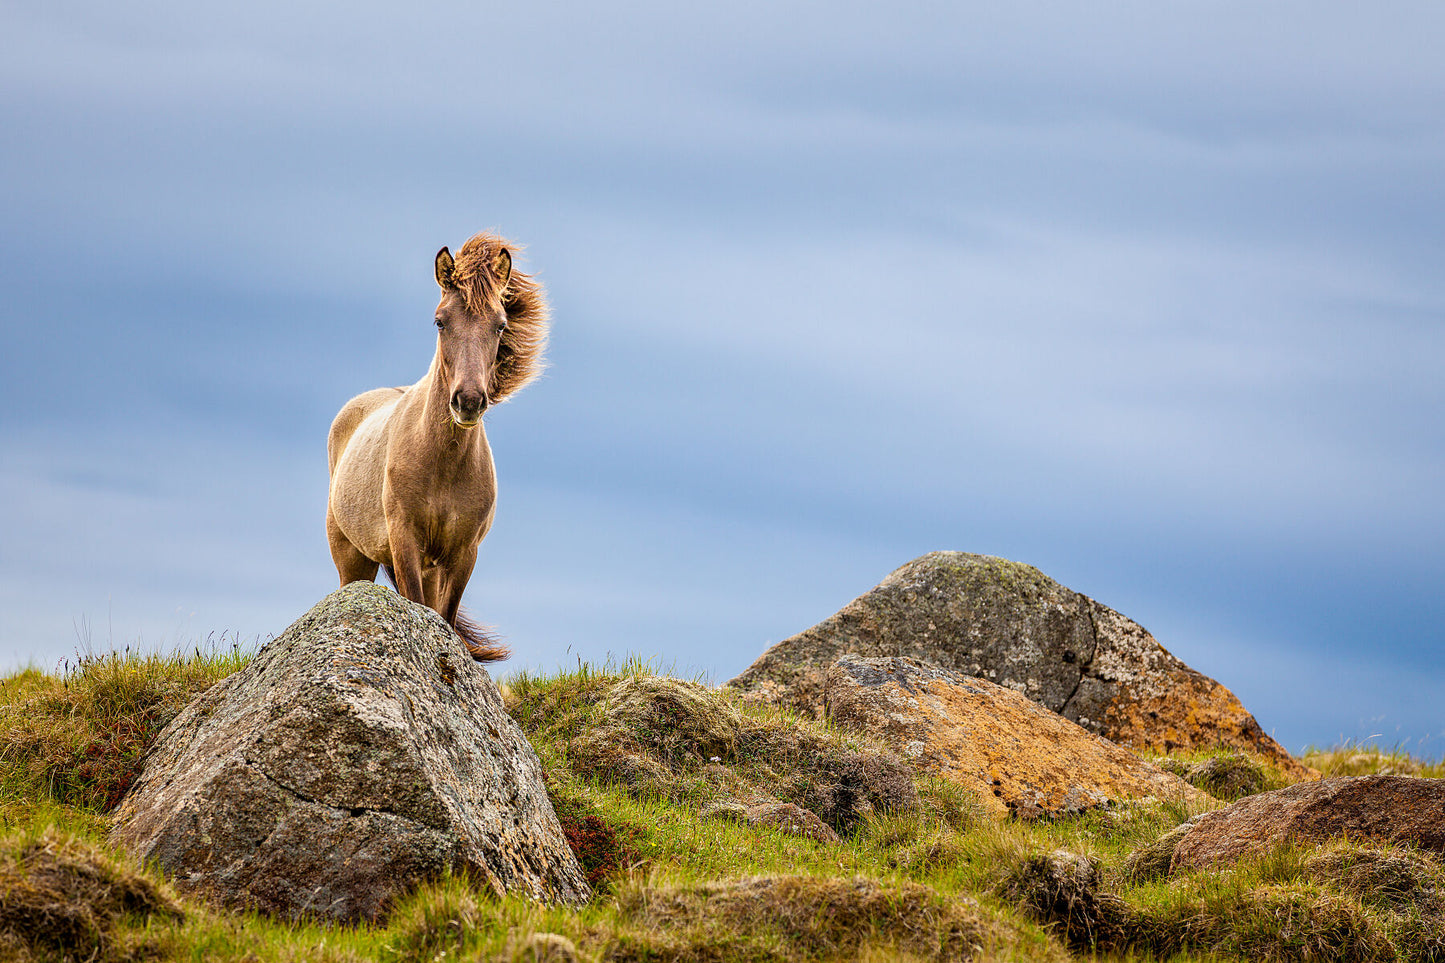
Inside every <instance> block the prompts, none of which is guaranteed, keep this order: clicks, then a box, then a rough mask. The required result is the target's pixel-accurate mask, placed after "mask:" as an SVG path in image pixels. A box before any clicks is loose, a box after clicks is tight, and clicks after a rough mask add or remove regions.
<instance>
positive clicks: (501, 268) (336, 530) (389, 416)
mask: <svg viewBox="0 0 1445 963" xmlns="http://www.w3.org/2000/svg"><path fill="white" fill-rule="evenodd" d="M515 250H517V245H515V244H513V243H512V242H510V241H507V240H505V239H503V238H501V237H497V236H496V235H494V234H488V233H481V234H476V235H474V236H473V237H471V238H470V239H469V240H468V241H467V242H466V243H465V244H463V245H462V247H461V250H459V251H458V252H457V254H456V257H455V258H453V257H452V254H451V252H450V251H449V250H448V249H447V248H445V247H443V248H442V249H441V250H440V251H438V252H437V256H436V262H435V271H436V282H437V286H438V287H440V288H441V300H440V302H439V303H438V304H437V308H436V318H435V321H436V327H437V347H436V356H435V357H433V358H432V362H431V367H430V368H429V369H428V370H427V373H426V375H425V376H423V377H422V379H421V380H420V381H418V382H417V383H416V384H414V385H412V386H411V387H409V388H376V389H374V390H372V391H368V392H365V393H364V394H360V395H357V396H356V397H355V398H352V399H351V400H350V401H348V402H347V403H346V405H345V406H344V407H343V408H342V409H341V411H340V413H339V414H337V416H336V419H335V421H333V422H332V424H331V431H330V434H329V435H328V436H327V439H326V454H327V459H328V461H329V463H330V471H331V485H330V491H329V497H328V498H327V501H326V536H327V539H328V541H329V542H330V543H331V558H332V561H334V562H335V563H336V572H337V574H338V575H339V576H340V577H341V584H342V585H343V586H344V585H349V584H350V583H352V582H355V581H359V580H362V579H366V580H370V581H375V580H376V573H377V569H378V567H380V568H384V569H385V570H386V574H387V576H388V577H389V578H390V579H391V583H392V584H393V585H394V586H396V589H397V591H398V592H400V593H401V594H402V595H403V596H404V597H406V598H408V599H410V600H411V601H413V602H419V603H421V604H423V605H426V606H428V607H430V608H431V609H433V610H434V611H436V612H437V613H438V614H439V615H441V617H442V618H444V619H446V621H447V624H449V625H450V626H451V627H452V628H453V629H454V630H455V631H456V633H457V635H459V636H460V637H461V639H462V641H463V642H464V643H465V644H466V647H467V651H468V652H469V653H470V654H471V656H472V658H474V659H476V660H477V661H478V662H493V661H496V660H498V659H504V658H506V657H507V656H508V654H509V652H508V650H507V648H506V647H505V646H503V645H501V644H499V643H498V642H497V641H496V640H495V639H493V638H491V637H490V636H489V635H488V634H487V633H486V632H485V631H483V630H482V628H481V627H480V626H478V625H477V624H475V623H474V622H472V621H471V620H470V619H468V618H467V616H466V615H465V613H463V611H462V608H461V601H462V592H463V591H464V590H465V589H466V587H467V582H468V580H469V579H470V578H471V575H472V569H473V567H475V565H476V561H477V547H478V545H480V544H481V541H482V539H483V538H484V537H486V534H487V531H488V530H489V529H490V528H491V527H492V516H493V513H494V510H495V507H496V496H497V476H496V470H495V468H494V466H493V464H492V450H491V448H490V447H489V446H488V445H487V435H486V432H485V431H484V430H483V428H482V412H484V411H485V410H486V409H487V408H488V407H490V406H491V405H494V404H497V403H499V402H502V401H505V400H506V399H507V398H509V397H511V396H512V395H513V394H515V393H516V392H517V391H519V390H520V389H521V388H523V387H524V386H526V385H527V384H528V383H530V382H531V381H533V380H534V379H535V378H536V377H537V375H538V374H540V373H541V370H542V352H543V350H544V349H545V347H546V344H547V327H548V307H547V300H546V294H545V292H544V291H543V289H542V285H541V284H540V283H539V282H538V281H537V280H536V279H534V278H532V277H530V276H528V275H526V274H523V273H522V272H521V271H517V270H515V269H514V268H513V264H512V259H513V251H515Z"/></svg>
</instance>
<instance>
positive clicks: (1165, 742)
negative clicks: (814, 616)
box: [728, 552, 1318, 778]
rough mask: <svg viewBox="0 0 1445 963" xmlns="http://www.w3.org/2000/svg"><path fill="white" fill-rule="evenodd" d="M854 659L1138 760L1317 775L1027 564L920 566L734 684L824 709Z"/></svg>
mask: <svg viewBox="0 0 1445 963" xmlns="http://www.w3.org/2000/svg"><path fill="white" fill-rule="evenodd" d="M849 654H851V655H857V656H861V657H864V658H890V657H908V658H914V659H919V660H922V661H924V662H930V663H933V664H935V665H938V666H941V667H942V668H945V669H949V670H952V671H954V672H960V673H963V674H964V675H971V676H979V677H982V678H985V679H987V680H989V681H991V682H995V683H997V684H999V685H1002V686H1004V687H1006V688H1009V689H1013V690H1015V691H1017V692H1021V693H1023V694H1024V695H1025V696H1027V697H1028V698H1030V699H1032V700H1033V701H1034V702H1037V703H1039V704H1040V705H1042V706H1044V707H1046V708H1048V709H1050V710H1052V711H1054V712H1057V713H1059V714H1061V715H1063V716H1064V717H1065V718H1066V719H1069V720H1071V721H1073V722H1077V723H1078V724H1079V725H1081V726H1083V727H1084V728H1086V729H1088V730H1089V731H1091V732H1094V733H1097V734H1098V735H1101V736H1104V737H1105V738H1107V739H1110V740H1112V741H1114V742H1117V743H1119V744H1121V745H1125V746H1129V747H1130V748H1133V749H1135V750H1138V751H1149V752H1155V753H1169V752H1175V751H1180V750H1205V749H1213V748H1216V747H1219V746H1225V747H1228V748H1232V749H1238V750H1242V751H1245V752H1249V753H1254V754H1257V755H1259V756H1262V757H1263V758H1265V759H1267V760H1268V761H1270V762H1271V763H1273V764H1274V765H1276V766H1279V767H1280V768H1282V769H1284V770H1286V771H1287V772H1288V773H1289V774H1290V775H1292V776H1294V777H1295V778H1304V777H1308V776H1315V775H1318V774H1317V773H1315V772H1314V771H1313V770H1309V769H1306V768H1305V767H1303V766H1301V765H1300V764H1299V763H1298V762H1297V761H1295V760H1294V759H1293V758H1291V757H1290V755H1289V754H1288V753H1287V752H1285V751H1284V749H1283V748H1281V746H1280V745H1279V743H1277V742H1275V741H1274V739H1272V738H1270V736H1269V735H1268V734H1267V733H1265V731H1264V730H1263V729H1261V728H1260V725H1259V723H1258V722H1256V721H1255V719H1254V717H1253V716H1252V715H1250V714H1249V712H1248V711H1246V710H1245V708H1244V706H1242V705H1240V703H1239V700H1238V699H1236V698H1235V697H1234V694H1233V693H1231V692H1230V691H1229V690H1228V689H1226V688H1225V687H1224V686H1222V685H1220V684H1219V683H1218V682H1216V681H1214V680H1213V679H1211V678H1209V677H1207V676H1205V675H1202V674H1201V673H1199V672H1196V671H1195V670H1193V669H1191V668H1190V667H1189V666H1187V665H1185V664H1184V663H1183V662H1181V661H1179V660H1178V659H1176V658H1175V657H1174V656H1173V655H1170V654H1169V652H1167V651H1166V650H1165V649H1164V647H1163V646H1161V645H1160V644H1159V643H1158V642H1156V641H1155V640H1154V637H1153V636H1151V635H1150V634H1149V633H1148V632H1146V631H1145V630H1144V629H1143V627H1141V626H1140V625H1138V624H1137V623H1135V622H1132V621H1130V620H1129V619H1127V618H1125V617H1124V616H1122V615H1120V614H1119V613H1118V612H1115V611H1114V610H1113V609H1111V608H1108V607H1107V606H1104V605H1101V604H1099V603H1098V602H1095V601H1094V600H1093V599H1091V598H1088V597H1087V596H1084V595H1080V594H1079V593H1078V592H1074V591H1072V590H1070V589H1067V588H1065V587H1064V586H1062V585H1060V584H1058V583H1057V582H1055V581H1054V580H1053V579H1051V578H1049V577H1048V576H1046V575H1044V574H1043V573H1042V572H1040V571H1039V570H1038V569H1036V568H1033V567H1032V566H1029V565H1022V564H1019V563H1018V562H1010V561H1006V560H1004V559H999V558H992V557H990V556H986V555H969V554H965V553H962V552H934V553H932V554H929V555H924V556H923V557H921V558H917V559H914V560H913V561H912V562H909V563H908V564H907V565H904V566H903V567H902V568H900V569H898V570H897V571H895V572H893V574H891V575H889V576H888V578H886V579H884V580H883V582H881V583H880V584H879V585H878V586H877V587H876V588H874V589H873V590H872V591H870V592H868V593H866V594H864V595H862V596H859V597H858V598H856V599H854V600H853V601H852V602H850V603H849V604H848V605H847V606H845V607H844V608H843V609H842V610H840V611H839V612H837V613H836V614H835V615H833V616H831V617H830V618H828V619H825V620H824V621H822V622H820V623H818V624H817V625H815V626H813V627H812V628H810V629H806V630H804V631H803V632H800V633H798V634H797V635H795V636H793V637H792V638H789V639H784V640H783V641H782V642H779V643H778V644H777V645H775V646H773V647H772V648H770V649H768V651H767V652H765V653H763V655H762V656H761V657H759V658H758V660H757V661H756V662H754V663H753V664H752V665H751V666H749V667H748V668H747V670H746V671H744V672H743V673H742V674H741V675H739V676H738V677H737V678H735V679H733V680H732V681H731V682H729V683H728V684H729V685H732V686H736V687H737V688H739V689H742V690H744V691H746V692H749V693H752V694H754V695H755V697H757V698H760V699H764V700H767V701H772V702H776V703H780V704H783V705H788V706H791V707H793V708H795V709H798V710H800V711H803V712H808V713H813V714H818V713H821V712H822V709H823V698H822V694H823V684H824V677H825V675H826V674H827V671H828V667H829V666H831V665H832V664H833V662H834V661H836V660H837V659H838V658H839V657H840V656H843V655H849Z"/></svg>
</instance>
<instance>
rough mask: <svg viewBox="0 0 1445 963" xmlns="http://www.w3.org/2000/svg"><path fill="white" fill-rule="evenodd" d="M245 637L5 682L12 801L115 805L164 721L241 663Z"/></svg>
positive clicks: (4, 732)
mask: <svg viewBox="0 0 1445 963" xmlns="http://www.w3.org/2000/svg"><path fill="white" fill-rule="evenodd" d="M248 659H249V656H248V655H247V654H246V653H245V652H243V651H242V649H241V647H240V646H239V644H234V643H233V644H232V645H231V646H230V647H229V648H225V649H222V648H216V647H213V648H210V649H208V650H205V651H203V650H202V649H201V648H200V647H199V646H197V647H196V648H195V649H194V651H193V652H175V653H170V654H151V655H141V654H133V653H129V652H127V653H118V652H111V653H107V654H104V655H83V656H79V657H77V659H76V660H75V661H73V662H72V661H69V660H67V661H66V662H65V663H64V667H63V670H62V672H61V673H60V674H59V675H54V676H52V675H45V674H42V673H40V672H37V671H36V670H34V669H28V670H26V671H24V672H21V673H19V674H18V675H16V676H12V677H10V678H9V679H6V680H5V682H4V683H3V684H0V793H3V796H4V800H5V808H6V809H7V810H8V809H10V808H11V807H13V806H15V805H16V804H20V805H35V804H38V803H41V802H43V801H46V800H50V801H54V802H58V803H63V804H65V805H68V806H74V807H77V808H80V809H83V810H89V811H93V812H108V811H109V810H111V809H114V808H115V806H116V805H117V804H118V803H119V802H120V800H121V797H123V796H124V795H125V793H126V790H128V789H129V788H130V785H131V782H132V781H133V780H134V779H135V776H136V773H137V772H138V771H139V768H140V763H141V759H142V757H143V755H144V754H145V751H146V750H147V749H148V748H149V747H150V744H151V742H152V741H153V740H154V738H155V736H156V735H157V734H158V733H159V732H160V730H161V729H162V728H164V727H165V725H166V723H168V722H170V721H171V719H173V718H175V716H176V714H177V713H178V712H180V711H181V709H183V708H185V706H186V704H187V703H188V702H190V701H191V699H193V698H195V696H197V695H198V694H200V693H201V692H203V691H205V690H206V689H208V688H209V687H210V686H211V685H213V684H214V683H216V682H218V681H219V680H221V679H223V678H225V677H226V676H228V675H230V674H232V673H233V672H236V671H237V670H239V669H240V668H241V667H242V666H244V665H245V664H246V662H247V660H248Z"/></svg>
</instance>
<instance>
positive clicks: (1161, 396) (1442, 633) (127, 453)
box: [0, 0, 1445, 758]
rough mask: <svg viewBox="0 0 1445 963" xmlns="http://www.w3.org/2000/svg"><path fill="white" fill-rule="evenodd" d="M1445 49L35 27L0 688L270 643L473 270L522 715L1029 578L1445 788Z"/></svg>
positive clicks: (15, 35) (1184, 18)
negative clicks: (837, 619) (503, 285)
mask: <svg viewBox="0 0 1445 963" xmlns="http://www.w3.org/2000/svg"><path fill="white" fill-rule="evenodd" d="M1442 43H1445V7H1441V6H1440V5H1439V4H1438V3H1433V2H1430V3H1391V2H1385V3H1381V4H1370V5H1360V4H1356V3H1344V2H1333V0H1310V2H1274V3H1259V2H1257V0H1253V2H1248V3H1243V2H1238V3H1236V2H1215V3H1209V2H1187V0H1176V2H1168V3H1160V2H1158V0H1148V2H1107V3H1091V4H1083V3H1077V4H1072V3H1071V4H1066V3H1057V2H1037V3H1031V2H1016V0H1015V2H1010V3H998V4H992V3H990V4H982V3H948V4H943V3H937V4H902V5H899V4H865V3H849V2H832V3H807V2H792V0H784V2H770V3H766V4H762V3H749V2H739V3H731V4H709V5H703V4H677V3H652V4H649V3H639V4H612V5H603V6H598V5H591V4H585V5H584V4H576V3H554V4H547V3H532V4H504V5H494V4H486V3H431V4H426V3H423V4H415V5H400V4H390V3H375V2H371V0H355V2H351V3H348V4H346V5H344V6H343V5H341V4H326V3H313V2H299V3H298V2H294V0H287V2H284V3H283V2H272V0H256V2H251V3H248V4H244V5H241V4H236V5H227V6H226V8H218V5H210V4H194V3H180V2H172V0H162V2H145V0H138V2H134V3H126V4H110V3H96V2H88V3H75V2H65V0H46V2H43V3H42V2H31V0H23V2H15V0H0V131H3V137H0V141H3V147H0V330H3V340H0V345H3V350H0V452H3V455H0V533H3V534H0V669H4V670H6V671H9V670H12V669H14V668H16V667H19V666H23V665H27V664H33V665H37V666H39V667H41V668H45V669H53V668H54V667H55V666H56V665H57V664H58V663H59V661H60V660H62V659H64V658H66V657H71V658H73V657H74V653H75V652H76V651H77V650H78V649H84V648H86V647H89V648H91V649H95V650H105V649H108V648H110V647H117V648H123V647H125V646H127V645H130V646H132V647H139V648H161V649H166V648H170V647H176V646H186V647H190V646H193V645H196V644H206V642H207V641H208V640H209V641H210V642H212V643H214V642H216V641H217V640H219V639H223V638H224V639H225V640H232V639H239V640H241V641H242V642H243V643H244V644H246V645H248V646H250V645H255V644H257V643H259V642H263V641H264V640H265V639H267V638H269V637H271V636H274V635H279V634H280V633H281V632H282V631H283V630H284V629H285V627H286V626H287V625H288V624H289V623H290V622H291V621H293V620H294V619H295V618H297V617H299V616H300V615H301V614H303V613H304V612H305V611H306V610H307V609H308V608H309V607H310V606H311V605H312V604H314V603H315V602H316V601H317V600H318V599H320V598H321V597H322V596H324V595H325V594H326V593H327V592H329V591H331V590H332V589H333V588H335V586H336V573H335V569H334V567H333V566H332V564H331V560H330V556H329V553H328V550H327V544H326V538H325V531H324V524H323V519H324V513H325V504H326V489H327V474H326V458H325V439H326V432H327V427H328V426H329V424H330V421H331V418H332V417H333V416H334V415H335V413H336V411H337V410H338V409H339V408H340V407H341V405H342V404H343V403H344V402H345V401H346V400H347V399H348V398H349V397H351V396H352V395H354V394H358V393H360V392H361V391H364V390H366V389H369V388H372V387H377V386H380V385H397V384H409V383H411V382H413V381H415V380H417V379H418V378H420V377H421V376H422V374H424V373H425V371H426V368H427V366H428V364H429V362H430V359H431V356H432V353H433V352H434V350H435V338H434V331H433V329H432V327H431V319H432V311H433V308H434V306H435V303H436V299H437V292H436V288H435V284H434V282H433V279H432V266H431V265H432V257H433V255H434V253H435V252H436V250H437V249H438V248H439V247H441V246H442V245H444V244H445V245H450V246H451V247H452V249H453V250H455V249H456V248H457V247H459V246H460V244H461V243H462V242H463V241H464V240H465V239H466V238H467V237H468V236H469V235H471V234H472V233H474V232H476V231H479V230H483V229H494V230H497V231H499V232H501V233H502V234H504V235H505V236H507V237H509V238H511V239H514V240H515V241H517V242H519V243H520V244H522V245H525V252H524V260H523V261H522V262H520V266H521V267H522V268H523V269H525V270H528V271H530V272H535V273H536V274H537V276H538V277H539V278H540V279H541V280H542V281H543V283H544V284H545V285H546V287H547V290H548V293H549V296H550V299H551V302H552V307H553V314H554V322H553V334H552V342H551V347H550V350H549V354H548V357H549V364H550V367H549V369H548V371H547V373H546V375H545V376H544V377H543V378H542V379H541V380H540V381H538V382H537V383H535V384H534V385H532V386H531V387H529V388H527V389H526V390H525V391H523V392H521V393H520V394H518V395H517V396H516V397H515V398H514V399H512V400H509V401H508V402H507V403H505V404H504V405H500V406H498V407H496V408H494V409H492V410H490V411H489V412H488V413H487V416H486V426H487V432H488V436H489V438H490V439H491V444H492V448H493V452H494V456H495V459H496V463H497V471H498V476H499V488H500V494H499V501H498V507H497V517H496V523H495V526H494V527H493V529H492V531H491V533H490V534H489V535H488V537H487V539H486V541H485V542H484V543H483V545H482V548H481V553H480V558H479V561H478V565H477V569H476V572H475V574H474V575H473V578H472V582H471V584H470V586H469V588H468V591H467V595H466V599H465V602H466V605H467V606H468V608H469V610H470V611H471V612H472V613H473V614H474V615H475V616H476V617H477V618H479V619H480V620H482V621H485V622H488V623H491V624H493V625H495V626H496V627H497V629H498V631H499V632H500V633H501V634H502V635H503V636H504V637H505V638H506V639H507V641H508V642H509V643H510V644H511V645H512V647H513V649H514V650H515V653H516V654H515V656H514V658H513V659H512V660H511V661H509V662H507V663H502V664H501V665H500V667H499V668H498V671H499V672H500V673H501V674H503V675H505V674H508V673H510V672H514V671H517V670H519V669H523V668H531V669H537V670H550V669H553V668H555V667H556V666H558V665H566V664H572V663H575V660H576V659H578V658H582V659H586V660H602V659H605V658H607V657H608V656H609V655H611V656H613V657H623V656H626V655H628V654H637V655H641V656H643V657H646V658H651V659H654V660H655V661H656V664H657V665H659V666H660V667H664V668H668V669H670V670H672V671H676V672H680V673H686V674H689V675H691V674H699V675H701V676H703V677H705V678H707V679H710V680H712V681H715V682H722V681H725V680H727V679H728V678H731V677H732V676H733V675H735V674H737V673H738V672H739V671H741V670H742V669H743V668H745V667H746V666H747V665H748V664H749V663H751V662H752V661H753V659H755V658H756V657H757V656H758V655H759V654H760V653H761V652H762V651H763V650H764V649H765V648H766V647H767V646H768V645H770V644H772V643H774V642H777V641H780V640H781V639H783V638H786V637H788V636H790V635H792V634H794V633H795V632H798V631H800V630H802V629H804V628H806V627H808V626H809V625H812V624H814V623H816V622H818V621H820V620H821V619H823V618H825V617H827V616H828V615H830V614H832V613H833V612H834V611H836V610H837V609H838V608H840V607H842V606H843V605H844V604H846V603H847V602H848V601H849V600H851V599H852V598H854V597H855V596H857V595H859V594H861V593H863V592H865V591H867V590H868V589H869V588H871V587H872V586H873V585H875V584H876V583H878V582H879V581H881V580H882V579H883V578H884V577H885V576H886V575H887V574H888V573H889V572H890V571H892V570H893V569H894V568H896V567H897V566H899V565H901V564H903V563H904V562H906V561H908V560H909V559H911V558H914V557H916V556H918V555H921V554H924V553H925V552H929V551H934V550H939V549H952V550H959V551H970V552H980V553H984V554H990V555H997V556H1002V557H1005V558H1010V559H1014V560H1017V561H1021V562H1027V563H1030V564H1033V565H1035V566H1037V567H1039V568H1040V569H1041V570H1043V571H1044V572H1045V573H1046V574H1048V575H1050V576H1052V577H1053V578H1055V579H1057V580H1058V581H1059V582H1061V583H1063V584H1064V585H1067V586H1069V587H1070V588H1073V589H1075V590H1077V591H1080V592H1084V593H1085V594H1087V595H1089V596H1091V597H1093V598H1095V599H1097V600H1099V601H1100V602H1103V603H1104V604H1106V605H1109V606H1111V607H1113V608H1115V609H1117V610H1119V611H1120V612H1122V613H1124V614H1125V615H1128V616H1129V617H1131V618H1133V619H1135V620H1136V621H1138V622H1140V623H1141V624H1142V625H1144V626H1145V627H1146V628H1147V629H1149V630H1150V631H1151V632H1152V633H1153V634H1154V635H1155V637H1156V638H1158V639H1159V641H1160V642H1161V643H1162V644H1163V645H1164V646H1165V647H1166V648H1168V649H1169V650H1170V651H1172V652H1173V653H1174V654H1176V655H1177V656H1179V657H1180V658H1182V659H1184V660H1185V661H1186V662H1187V663H1189V664H1190V665H1192V666H1194V667H1195V668H1197V669H1199V670H1200V671H1202V672H1205V673H1206V674H1208V675H1210V676H1213V677H1214V678H1216V679H1218V680H1219V681H1221V682H1223V683H1224V684H1225V685H1226V686H1228V687H1229V688H1230V689H1232V690H1233V691H1234V692H1235V693H1236V694H1237V695H1238V696H1239V697H1240V699H1241V700H1242V701H1243V703H1244V704H1245V706H1246V707H1248V708H1249V709H1250V710H1251V711H1252V712H1254V714H1255V716H1256V717H1257V718H1258V719H1259V721H1260V723H1261V724H1262V725H1263V726H1264V728H1265V729H1266V730H1267V731H1270V732H1272V733H1273V734H1274V735H1275V736H1276V737H1277V738H1278V739H1280V741H1281V742H1283V743H1284V745H1286V746H1287V747H1288V748H1290V749H1291V750H1293V751H1299V750H1301V749H1303V748H1304V747H1305V746H1307V745H1317V746H1325V745H1331V744H1336V743H1339V742H1341V741H1374V742H1378V743H1380V744H1382V745H1385V746H1390V747H1395V746H1399V747H1403V748H1405V749H1407V750H1409V751H1411V752H1415V753H1418V754H1420V755H1423V756H1426V757H1430V758H1438V757H1439V756H1441V755H1442V753H1445V712H1442V710H1441V707H1440V700H1439V698H1438V695H1437V693H1439V692H1440V691H1442V690H1445V685H1442V683H1445V652H1442V648H1445V646H1442V643H1445V606H1442V604H1441V585H1442V584H1445V509H1442V499H1441V496H1440V492H1441V490H1442V481H1445V418H1442V412H1445V379H1442V377H1441V371H1442V367H1445V273H1442V272H1441V270H1440V266H1441V264H1442V263H1445V178H1442V176H1441V175H1442V173H1445V60H1442V58H1441V57H1440V55H1439V51H1440V49H1441V46H1442Z"/></svg>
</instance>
